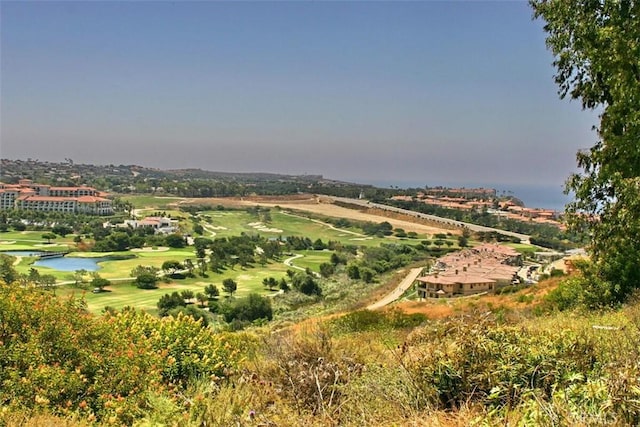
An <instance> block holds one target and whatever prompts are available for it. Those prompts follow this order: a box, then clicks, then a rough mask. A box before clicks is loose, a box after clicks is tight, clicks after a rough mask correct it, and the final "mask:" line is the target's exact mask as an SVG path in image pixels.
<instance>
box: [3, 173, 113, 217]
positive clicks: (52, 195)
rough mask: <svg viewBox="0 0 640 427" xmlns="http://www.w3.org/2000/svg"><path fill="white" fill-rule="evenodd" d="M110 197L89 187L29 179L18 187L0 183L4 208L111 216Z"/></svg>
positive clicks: (24, 180) (23, 180) (22, 181)
mask: <svg viewBox="0 0 640 427" xmlns="http://www.w3.org/2000/svg"><path fill="white" fill-rule="evenodd" d="M107 196H108V195H107V194H106V193H103V192H101V191H98V190H96V189H95V188H92V187H87V186H80V187H52V186H50V185H46V184H36V183H33V182H32V181H31V180H29V179H21V180H20V181H19V182H18V184H3V183H0V209H24V210H32V211H41V212H66V213H82V214H89V215H110V214H112V213H113V208H112V203H111V200H109V199H108V198H107Z"/></svg>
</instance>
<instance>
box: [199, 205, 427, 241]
mask: <svg viewBox="0 0 640 427" xmlns="http://www.w3.org/2000/svg"><path fill="white" fill-rule="evenodd" d="M270 216H271V221H270V222H269V223H263V222H261V221H260V218H259V217H258V216H256V215H253V214H250V213H248V212H247V211H244V210H224V211H218V210H213V211H206V212H202V213H201V214H200V217H201V220H202V221H201V224H202V225H203V227H204V228H205V232H204V237H209V238H216V237H229V236H237V235H239V234H241V233H247V234H260V235H261V236H265V237H279V236H281V237H283V238H286V237H287V236H300V237H308V238H310V239H311V240H312V241H315V240H316V239H322V241H323V242H325V243H326V242H328V241H329V240H334V241H339V242H341V243H342V244H344V245H356V246H378V245H379V244H380V243H382V242H396V241H398V239H395V238H379V237H372V236H366V235H364V234H362V232H361V231H360V230H357V229H346V230H340V229H334V228H332V227H330V226H329V225H327V224H324V223H322V222H321V221H317V220H312V219H309V218H306V217H303V216H300V215H297V214H293V213H288V212H285V211H279V210H276V209H271V211H270ZM413 241H415V243H416V244H417V243H418V240H410V239H408V240H405V242H407V243H412V242H413Z"/></svg>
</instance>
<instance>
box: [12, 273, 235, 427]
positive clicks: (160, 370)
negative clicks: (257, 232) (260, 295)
mask: <svg viewBox="0 0 640 427" xmlns="http://www.w3.org/2000/svg"><path fill="white" fill-rule="evenodd" d="M0 325H1V327H0V402H3V405H6V406H8V407H10V408H19V409H20V410H36V409H42V410H49V411H51V412H53V413H57V414H62V415H65V414H66V415H69V414H72V413H79V414H81V415H82V416H86V417H87V418H88V419H97V420H100V421H103V422H108V423H117V424H127V425H131V424H132V423H133V421H134V420H135V419H136V418H138V417H141V416H143V415H144V413H145V411H146V410H148V399H147V398H148V396H149V394H150V393H157V392H162V391H163V390H165V391H168V390H169V388H168V386H170V387H172V388H175V387H182V386H184V385H186V384H187V383H188V382H189V381H191V380H193V379H195V378H200V377H203V376H215V377H222V376H224V375H225V372H226V371H227V370H229V369H231V368H233V367H234V366H235V363H236V362H237V358H238V356H237V352H236V351H235V350H234V349H233V347H230V346H229V345H228V344H227V342H228V339H227V337H226V336H223V335H216V334H215V333H213V332H212V331H211V330H209V329H204V328H202V327H201V323H200V322H198V321H196V320H194V319H191V318H189V317H185V316H178V317H177V318H172V317H168V318H165V319H162V320H160V319H157V318H154V317H152V316H150V315H147V314H144V313H140V312H137V311H133V310H125V311H124V312H122V313H117V314H114V315H111V314H107V315H106V317H95V316H92V315H90V314H88V313H87V311H86V310H85V308H84V304H83V302H82V301H81V300H77V299H73V298H68V299H60V298H56V297H52V296H51V295H50V294H48V293H43V292H39V291H37V290H32V289H23V288H17V287H9V286H7V285H0ZM167 395H169V394H167Z"/></svg>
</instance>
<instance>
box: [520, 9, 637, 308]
mask: <svg viewBox="0 0 640 427" xmlns="http://www.w3.org/2000/svg"><path fill="white" fill-rule="evenodd" d="M531 6H532V7H533V10H534V16H535V17H536V18H542V19H544V21H545V22H546V24H545V26H544V30H545V31H546V32H547V46H548V47H549V49H550V50H551V51H552V52H553V54H554V56H555V60H554V65H555V67H556V68H557V73H556V76H555V81H556V83H557V84H558V85H559V95H560V97H561V98H565V97H569V98H571V99H576V100H580V101H581V102H582V106H583V107H584V108H585V109H595V110H597V111H598V112H599V113H600V116H599V119H600V121H599V124H598V125H597V126H596V130H597V132H598V141H597V142H596V143H595V145H593V146H592V147H591V148H590V149H589V150H586V151H582V152H579V153H578V155H577V160H578V166H579V167H580V168H581V169H582V172H581V173H577V174H574V175H572V176H571V177H570V178H569V180H568V181H567V190H569V191H573V192H574V193H575V201H573V202H571V203H570V204H569V205H568V206H567V213H568V214H569V215H568V216H569V219H570V226H571V227H572V228H573V229H574V230H581V231H586V232H588V233H589V235H590V236H591V245H590V248H589V249H590V254H591V257H592V260H593V263H592V264H591V268H590V269H589V270H587V271H585V272H586V273H587V274H586V277H587V278H588V279H589V281H588V283H587V285H588V286H591V287H593V286H594V285H597V286H595V287H594V288H593V289H592V290H593V291H594V293H597V294H599V295H601V301H602V302H605V303H613V302H617V301H621V300H623V299H624V298H625V297H626V296H627V295H628V294H629V293H630V292H631V291H632V290H633V289H634V288H636V287H638V286H640V268H638V266H639V265H640V192H639V189H640V2H638V1H637V0H573V1H568V0H567V1H563V0H531Z"/></svg>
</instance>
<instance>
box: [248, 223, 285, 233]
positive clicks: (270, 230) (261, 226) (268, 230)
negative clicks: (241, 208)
mask: <svg viewBox="0 0 640 427" xmlns="http://www.w3.org/2000/svg"><path fill="white" fill-rule="evenodd" d="M247 225H248V226H250V227H253V228H255V229H256V230H258V231H264V232H265V233H282V230H280V229H279V228H269V227H267V226H266V225H264V224H263V223H261V222H250V223H249V224H247Z"/></svg>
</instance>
